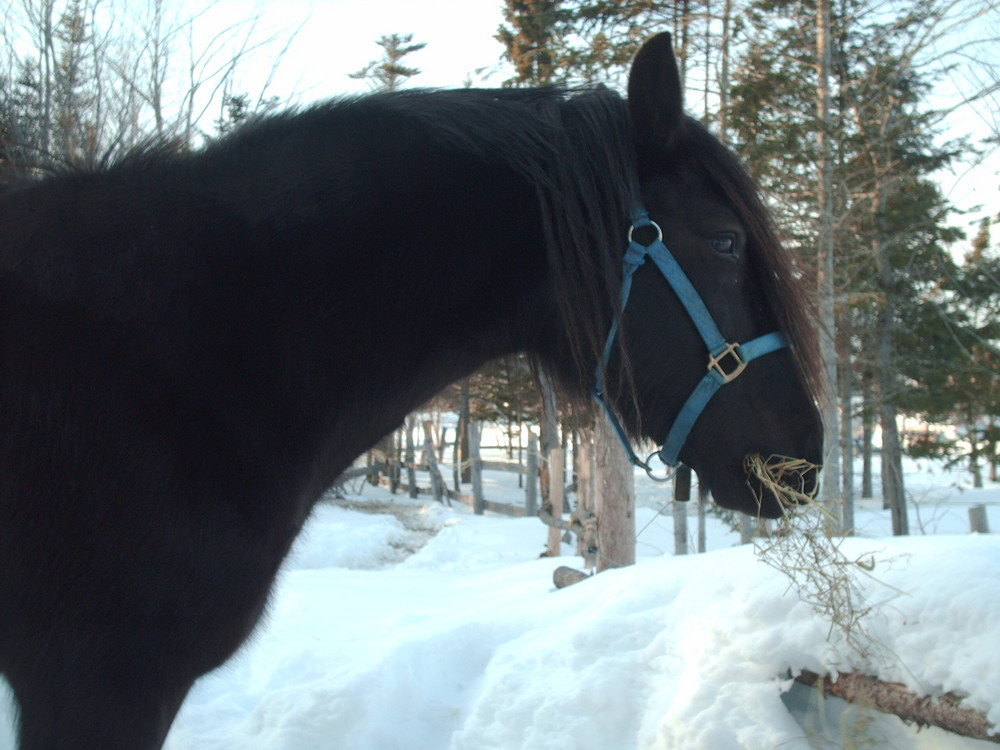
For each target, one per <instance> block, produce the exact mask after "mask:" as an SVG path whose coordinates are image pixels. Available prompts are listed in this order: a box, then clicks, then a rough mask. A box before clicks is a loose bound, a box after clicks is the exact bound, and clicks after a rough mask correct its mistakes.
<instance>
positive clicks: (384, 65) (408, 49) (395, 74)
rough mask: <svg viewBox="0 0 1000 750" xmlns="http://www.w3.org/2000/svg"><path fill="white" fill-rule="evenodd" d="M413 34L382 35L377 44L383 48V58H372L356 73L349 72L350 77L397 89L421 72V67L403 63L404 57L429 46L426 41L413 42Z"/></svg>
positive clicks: (370, 83)
mask: <svg viewBox="0 0 1000 750" xmlns="http://www.w3.org/2000/svg"><path fill="white" fill-rule="evenodd" d="M412 42H413V34H389V35H387V36H383V37H380V38H379V40H378V41H377V42H376V44H377V45H378V46H379V47H381V48H382V50H383V52H382V59H381V60H372V61H371V62H370V63H368V64H367V65H365V67H363V68H362V69H361V70H359V71H357V72H356V73H349V74H348V75H349V77H350V78H354V79H356V80H362V81H367V82H368V85H369V86H371V87H372V88H373V89H376V90H382V91H396V90H397V89H399V88H400V87H401V86H402V85H403V84H404V83H405V82H406V81H408V80H409V79H410V78H412V77H413V76H415V75H419V74H420V72H421V71H420V68H414V67H412V66H409V65H404V64H403V62H402V61H403V58H404V57H406V56H407V55H410V54H412V53H414V52H419V51H420V50H422V49H423V48H424V47H426V46H427V43H426V42H418V43H416V44H412Z"/></svg>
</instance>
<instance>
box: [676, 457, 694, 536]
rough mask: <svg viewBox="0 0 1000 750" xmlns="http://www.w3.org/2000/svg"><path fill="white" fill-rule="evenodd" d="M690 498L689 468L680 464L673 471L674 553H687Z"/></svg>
mask: <svg viewBox="0 0 1000 750" xmlns="http://www.w3.org/2000/svg"><path fill="white" fill-rule="evenodd" d="M690 499H691V469H690V468H689V467H687V466H681V467H680V468H678V469H677V471H676V472H675V473H674V502H673V503H672V509H673V517H674V554H675V555H686V554H687V553H688V524H687V517H688V516H687V510H688V501H689V500H690Z"/></svg>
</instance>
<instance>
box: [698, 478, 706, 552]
mask: <svg viewBox="0 0 1000 750" xmlns="http://www.w3.org/2000/svg"><path fill="white" fill-rule="evenodd" d="M707 506H708V492H706V491H705V489H704V487H702V484H701V480H700V479H699V480H698V552H699V553H701V552H705V547H706V542H705V510H706V508H707Z"/></svg>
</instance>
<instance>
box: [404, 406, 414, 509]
mask: <svg viewBox="0 0 1000 750" xmlns="http://www.w3.org/2000/svg"><path fill="white" fill-rule="evenodd" d="M416 423H417V420H416V417H414V416H413V415H412V414H411V415H410V416H409V417H407V418H406V457H405V461H406V482H407V484H408V485H409V492H410V497H412V498H416V496H417V456H416V448H415V446H414V445H413V430H414V428H415V427H416Z"/></svg>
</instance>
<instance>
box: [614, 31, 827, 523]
mask: <svg viewBox="0 0 1000 750" xmlns="http://www.w3.org/2000/svg"><path fill="white" fill-rule="evenodd" d="M628 109H629V115H630V120H631V127H632V129H633V138H634V142H635V148H636V158H637V172H638V179H639V193H640V196H641V207H637V209H636V211H635V212H634V213H635V216H634V217H633V222H634V225H633V232H634V234H635V235H636V237H634V238H633V240H634V241H633V242H632V244H630V245H629V246H628V252H627V253H626V258H625V274H624V275H625V277H626V284H625V287H624V289H626V290H627V298H626V299H627V301H626V303H625V306H624V308H623V310H622V312H621V320H620V323H619V325H620V334H618V335H620V337H621V340H620V346H618V347H611V346H610V345H609V347H608V360H609V364H610V365H611V367H610V368H609V369H608V371H607V372H608V378H609V385H612V387H611V388H609V391H610V393H609V397H610V401H611V402H612V403H613V405H614V412H617V413H618V414H620V415H621V418H622V420H623V422H624V424H625V426H626V427H627V429H628V431H629V432H631V433H632V434H633V435H637V436H641V437H642V438H646V439H649V440H651V441H653V442H655V443H656V444H658V445H664V444H665V445H664V448H663V450H662V451H661V453H660V455H661V458H663V459H664V461H665V462H667V463H670V464H673V463H677V462H683V463H684V464H686V465H688V466H690V467H692V468H693V469H694V470H695V471H696V472H697V473H698V476H699V478H700V480H701V482H702V483H703V485H704V486H707V487H708V488H709V489H710V490H711V492H712V494H713V496H714V498H715V500H716V502H717V503H718V504H720V505H722V506H725V507H729V508H734V509H738V510H742V511H745V512H748V513H752V514H755V515H756V514H758V513H759V514H760V515H762V516H765V517H776V516H778V515H780V514H781V512H782V505H781V502H780V501H779V499H778V498H777V497H775V496H774V494H772V493H771V492H768V491H765V490H764V488H763V486H762V484H761V482H760V480H759V478H758V477H756V476H754V474H753V473H752V472H750V471H749V470H748V468H747V467H748V459H749V458H750V457H751V456H754V455H758V456H760V457H762V458H763V459H764V460H767V459H769V458H770V457H772V456H789V457H795V458H802V459H805V460H806V461H808V462H810V463H812V464H815V465H818V464H819V463H820V461H821V453H822V426H821V420H820V417H819V412H818V410H817V408H816V403H815V402H816V399H815V393H816V392H817V390H818V386H817V384H818V383H819V382H820V379H819V376H818V373H819V366H818V363H817V359H816V358H817V349H816V346H815V326H814V325H813V324H812V320H811V316H810V313H809V304H808V302H807V297H806V295H805V293H804V291H803V289H802V288H801V285H800V281H799V277H800V276H799V274H797V273H796V271H795V268H794V263H793V261H792V259H791V257H790V256H789V255H787V253H786V251H785V250H784V249H783V248H782V247H781V244H780V242H778V241H777V239H776V236H775V232H774V231H773V229H772V228H771V223H770V219H769V217H768V214H767V210H766V209H765V207H764V205H763V203H762V201H761V200H760V198H759V196H758V194H757V190H756V187H755V186H754V183H753V181H752V180H751V179H750V178H749V177H748V176H747V175H746V173H745V171H744V170H743V168H742V167H741V165H740V164H739V162H738V161H737V160H736V158H735V157H734V156H733V155H732V154H731V153H730V152H729V151H728V149H726V148H725V146H723V145H722V144H721V143H720V142H719V141H718V140H717V139H716V138H715V137H713V136H712V135H710V134H709V133H708V131H707V130H706V129H705V128H704V127H703V126H701V125H700V124H699V123H697V122H696V121H694V120H693V119H691V118H689V117H686V116H685V115H684V114H683V109H682V96H681V82H680V77H679V74H678V69H677V64H676V61H675V59H674V55H673V50H672V45H671V40H670V36H669V35H668V34H661V35H659V36H657V37H654V38H653V39H651V40H650V41H649V42H647V43H646V45H645V46H644V47H643V48H642V49H641V50H640V52H639V54H638V55H637V56H636V59H635V62H634V63H633V66H632V70H631V73H630V77H629V85H628ZM623 243H624V240H623ZM630 264H631V265H630ZM672 266H676V268H672ZM671 268H672V270H671ZM623 297H625V295H623ZM691 297H694V298H696V299H694V300H693V301H692V300H691V299H690V298H691ZM706 318H707V322H706V320H705V319H706ZM667 321H671V322H670V323H667ZM616 363H617V364H619V365H620V364H624V363H627V366H626V367H621V368H619V369H620V370H621V371H624V372H625V373H626V375H625V379H626V380H630V381H631V387H626V386H624V385H622V384H621V379H619V384H618V386H617V387H614V386H613V384H612V382H611V381H614V380H615V378H614V375H613V373H614V366H615V365H616ZM692 394H694V395H692ZM797 481H801V482H802V483H803V484H804V488H805V490H806V491H807V492H810V491H813V490H814V489H815V486H816V482H817V476H816V469H807V470H806V472H805V476H801V477H798V478H797Z"/></svg>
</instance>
